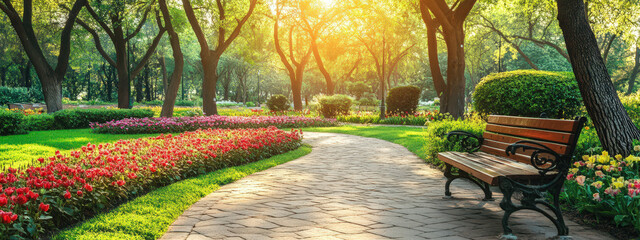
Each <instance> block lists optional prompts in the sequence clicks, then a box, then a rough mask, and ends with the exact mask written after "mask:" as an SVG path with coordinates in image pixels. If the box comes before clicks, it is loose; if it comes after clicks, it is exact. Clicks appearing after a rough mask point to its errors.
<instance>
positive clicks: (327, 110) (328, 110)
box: [318, 94, 353, 118]
mask: <svg viewBox="0 0 640 240" xmlns="http://www.w3.org/2000/svg"><path fill="white" fill-rule="evenodd" d="M318 103H320V109H319V110H320V113H321V114H322V116H324V117H325V118H335V117H336V116H338V115H346V114H349V110H351V104H352V103H353V100H352V99H351V98H350V97H349V96H347V95H341V94H336V95H331V96H323V97H320V98H318Z"/></svg>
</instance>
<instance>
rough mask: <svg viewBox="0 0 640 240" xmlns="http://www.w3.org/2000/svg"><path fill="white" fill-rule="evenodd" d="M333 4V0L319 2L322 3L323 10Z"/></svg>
mask: <svg viewBox="0 0 640 240" xmlns="http://www.w3.org/2000/svg"><path fill="white" fill-rule="evenodd" d="M333 2H334V0H320V3H322V6H323V7H325V8H330V7H332V6H333Z"/></svg>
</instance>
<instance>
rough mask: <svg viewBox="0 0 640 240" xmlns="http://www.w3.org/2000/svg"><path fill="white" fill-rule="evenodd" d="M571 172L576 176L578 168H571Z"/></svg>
mask: <svg viewBox="0 0 640 240" xmlns="http://www.w3.org/2000/svg"><path fill="white" fill-rule="evenodd" d="M569 172H571V173H573V174H576V173H577V172H578V169H577V168H571V169H569Z"/></svg>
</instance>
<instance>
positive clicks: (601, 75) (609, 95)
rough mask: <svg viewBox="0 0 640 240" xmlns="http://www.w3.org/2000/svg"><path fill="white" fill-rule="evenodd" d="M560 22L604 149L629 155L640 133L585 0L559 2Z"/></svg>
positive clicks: (639, 137)
mask: <svg viewBox="0 0 640 240" xmlns="http://www.w3.org/2000/svg"><path fill="white" fill-rule="evenodd" d="M556 2H557V6H558V23H559V25H560V28H561V29H562V32H563V35H564V39H565V42H566V45H567V52H568V53H569V57H570V59H571V66H572V68H573V73H574V74H575V76H576V80H577V81H578V87H579V88H580V93H581V95H582V99H583V100H584V104H585V107H586V108H587V112H588V113H589V116H590V117H591V120H592V121H593V125H594V126H595V129H596V132H597V133H598V138H599V139H600V143H601V144H602V147H603V148H604V149H605V150H607V151H609V153H610V154H611V155H616V154H621V155H623V156H627V155H629V154H630V153H631V149H632V147H633V140H634V139H640V131H639V130H638V128H636V126H635V125H634V124H633V122H632V121H631V118H629V115H628V114H627V112H626V110H625V109H624V107H623V106H622V103H621V102H620V99H619V98H618V94H617V93H616V90H615V88H614V86H613V83H612V82H611V77H610V76H609V73H608V72H607V68H606V66H605V64H604V60H603V59H602V55H600V50H599V49H598V42H597V40H596V38H595V35H594V34H593V31H592V30H591V27H590V26H589V22H588V21H587V17H586V15H585V5H584V2H583V0H557V1H556Z"/></svg>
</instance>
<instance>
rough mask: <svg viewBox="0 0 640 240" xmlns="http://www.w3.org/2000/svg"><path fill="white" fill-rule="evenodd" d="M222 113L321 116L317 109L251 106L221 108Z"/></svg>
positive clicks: (219, 110) (236, 114) (232, 114)
mask: <svg viewBox="0 0 640 240" xmlns="http://www.w3.org/2000/svg"><path fill="white" fill-rule="evenodd" d="M218 112H219V113H220V115H224V116H243V117H250V116H300V117H318V116H320V115H319V114H318V112H317V111H311V110H309V109H304V110H300V111H296V110H284V111H274V110H263V109H249V108H240V109H236V108H221V109H218Z"/></svg>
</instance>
